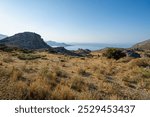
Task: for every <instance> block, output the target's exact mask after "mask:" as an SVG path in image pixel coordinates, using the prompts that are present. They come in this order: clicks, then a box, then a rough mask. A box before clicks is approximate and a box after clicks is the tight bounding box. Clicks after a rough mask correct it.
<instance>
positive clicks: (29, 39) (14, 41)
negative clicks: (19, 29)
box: [0, 32, 49, 49]
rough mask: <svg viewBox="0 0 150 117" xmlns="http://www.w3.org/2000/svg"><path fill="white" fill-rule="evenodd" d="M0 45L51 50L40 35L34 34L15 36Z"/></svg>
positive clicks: (0, 42)
mask: <svg viewBox="0 0 150 117" xmlns="http://www.w3.org/2000/svg"><path fill="white" fill-rule="evenodd" d="M0 44H5V45H6V46H10V47H18V48H21V49H46V48H49V45H47V44H46V43H45V42H44V41H43V39H42V38H41V36H40V35H38V34H36V33H32V32H24V33H18V34H15V35H14V36H11V37H7V38H4V39H2V40H0Z"/></svg>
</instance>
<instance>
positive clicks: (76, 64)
mask: <svg viewBox="0 0 150 117" xmlns="http://www.w3.org/2000/svg"><path fill="white" fill-rule="evenodd" d="M140 53H141V54H143V55H145V54H147V55H150V54H149V53H150V52H148V51H147V52H140ZM92 55H93V56H90V57H71V56H64V55H58V54H50V53H48V52H31V53H24V52H21V51H13V52H11V53H10V52H4V51H0V99H65V100H66V99H73V100H74V99H96V100H98V99H108V100H109V99H127V100H128V99H150V58H149V57H147V56H146V57H143V58H136V59H134V58H129V57H124V58H121V59H119V60H115V59H107V58H106V57H103V56H102V52H101V51H97V52H92Z"/></svg>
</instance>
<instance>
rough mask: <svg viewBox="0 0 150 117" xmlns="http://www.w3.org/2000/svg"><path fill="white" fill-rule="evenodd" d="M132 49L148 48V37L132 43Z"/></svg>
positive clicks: (149, 41)
mask: <svg viewBox="0 0 150 117" xmlns="http://www.w3.org/2000/svg"><path fill="white" fill-rule="evenodd" d="M132 48H134V49H142V50H150V39H148V40H146V41H143V42H140V43H137V44H135V45H133V47H132Z"/></svg>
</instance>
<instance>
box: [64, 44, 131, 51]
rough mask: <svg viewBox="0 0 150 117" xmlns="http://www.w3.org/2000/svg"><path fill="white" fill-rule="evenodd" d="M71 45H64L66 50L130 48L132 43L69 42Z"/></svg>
mask: <svg viewBox="0 0 150 117" xmlns="http://www.w3.org/2000/svg"><path fill="white" fill-rule="evenodd" d="M69 44H70V45H71V46H66V47H65V48H66V49H68V50H78V49H89V50H100V49H103V48H107V47H116V48H130V47H131V46H132V45H133V44H131V43H126V44H122V43H121V44H118V43H117V44H102V43H69Z"/></svg>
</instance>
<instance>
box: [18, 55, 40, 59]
mask: <svg viewBox="0 0 150 117" xmlns="http://www.w3.org/2000/svg"><path fill="white" fill-rule="evenodd" d="M18 58H19V59H21V60H34V59H38V58H41V56H40V55H35V54H20V55H18Z"/></svg>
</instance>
